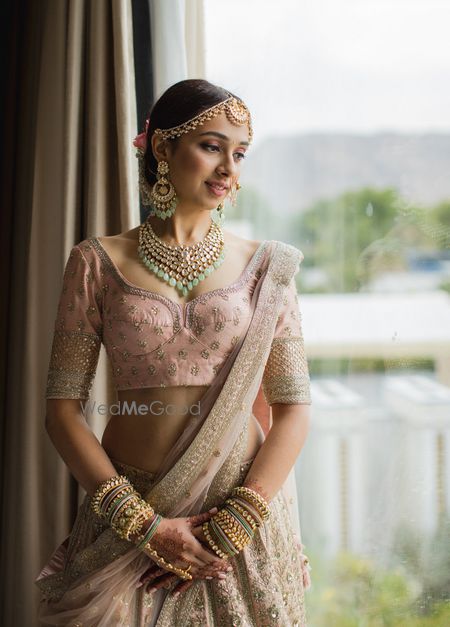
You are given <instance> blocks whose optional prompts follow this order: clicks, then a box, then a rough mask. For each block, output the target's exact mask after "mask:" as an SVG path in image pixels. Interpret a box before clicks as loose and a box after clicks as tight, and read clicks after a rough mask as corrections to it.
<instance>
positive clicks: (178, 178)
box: [152, 113, 248, 209]
mask: <svg viewBox="0 0 450 627" xmlns="http://www.w3.org/2000/svg"><path fill="white" fill-rule="evenodd" d="M153 140H154V141H153V142H152V144H153V149H154V154H155V156H156V158H157V159H158V160H161V159H165V160H166V161H167V162H168V164H169V176H170V180H171V181H172V183H173V185H174V187H175V190H176V193H177V196H178V198H179V202H180V203H181V202H182V203H183V205H189V206H192V207H193V208H201V209H214V208H215V207H217V205H218V204H219V202H221V201H223V200H224V199H225V198H226V196H227V194H228V193H229V192H230V187H231V185H232V184H233V183H234V182H236V181H237V180H238V179H239V174H240V170H241V164H242V161H243V160H244V158H245V153H246V150H247V147H248V126H247V124H244V125H242V126H235V125H234V124H232V123H231V122H230V121H229V120H228V118H227V116H226V114H225V113H221V114H220V115H218V116H217V117H215V118H213V119H212V120H208V121H207V122H205V123H204V124H202V125H201V126H198V127H197V128H196V129H195V130H193V131H190V132H189V133H186V134H185V135H182V136H181V137H180V138H179V139H178V145H177V146H176V147H174V146H173V144H171V142H163V143H161V140H159V142H160V143H158V140H157V139H155V136H154V137H153ZM221 186H222V189H221Z"/></svg>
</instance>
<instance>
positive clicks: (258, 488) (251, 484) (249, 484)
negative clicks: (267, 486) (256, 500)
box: [244, 478, 270, 503]
mask: <svg viewBox="0 0 450 627" xmlns="http://www.w3.org/2000/svg"><path fill="white" fill-rule="evenodd" d="M244 487H246V488H251V489H252V490H255V492H258V494H259V495H260V496H262V497H263V498H264V499H265V500H266V501H267V502H268V503H269V501H270V496H269V495H268V493H267V492H266V491H265V490H264V488H263V487H262V485H261V484H260V483H259V479H256V478H255V479H246V480H245V481H244Z"/></svg>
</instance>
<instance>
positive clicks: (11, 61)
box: [1, 0, 139, 625]
mask: <svg viewBox="0 0 450 627" xmlns="http://www.w3.org/2000/svg"><path fill="white" fill-rule="evenodd" d="M2 5H3V6H2V12H3V16H2V17H3V18H4V19H2V29H3V31H4V32H3V34H4V38H3V41H6V42H7V47H8V57H7V58H8V63H7V64H6V67H5V69H6V74H4V76H6V78H7V85H8V89H7V90H6V93H7V98H6V100H5V102H4V103H2V106H3V108H4V115H3V116H2V121H3V120H4V121H5V122H4V129H3V130H4V137H5V142H3V144H2V150H3V153H4V155H3V156H4V157H5V156H7V157H8V159H7V163H8V166H7V168H5V170H4V171H3V173H2V183H3V184H2V186H1V188H2V201H3V203H2V204H3V207H4V211H2V227H3V228H2V229H1V237H2V244H3V245H2V247H1V255H2V269H3V276H4V285H5V288H6V289H5V296H6V298H4V299H2V317H1V320H2V325H1V329H2V341H3V342H2V343H3V348H4V352H3V354H4V355H5V359H4V362H3V364H4V365H3V367H2V374H3V377H2V382H1V385H2V431H1V433H2V453H3V455H2V479H3V481H2V543H1V551H2V555H1V558H2V559H1V569H2V572H1V574H2V581H3V585H2V588H3V590H2V592H3V595H2V608H1V618H2V620H1V622H2V624H4V625H12V624H15V625H33V624H35V618H34V617H35V607H36V606H35V603H36V601H37V589H35V586H34V584H33V580H34V578H35V577H36V575H37V573H38V572H39V570H40V568H41V566H42V564H43V562H44V560H45V559H47V558H48V556H49V554H50V553H51V552H52V551H53V550H54V548H55V546H56V543H57V541H58V540H60V539H61V538H63V537H64V535H66V534H67V532H68V530H69V528H70V526H71V524H72V522H73V519H74V516H75V513H76V508H77V505H78V501H79V494H78V487H77V485H76V483H75V481H74V480H73V479H72V478H71V476H70V473H69V472H68V470H67V468H66V466H65V465H64V463H63V462H62V460H61V459H60V458H59V455H58V454H57V452H56V451H55V449H54V447H53V445H52V444H51V442H50V440H49V438H48V436H47V433H46V431H45V428H44V418H45V398H44V395H45V384H46V374H47V367H48V360H49V354H50V348H51V338H52V334H53V323H54V318H55V314H56V306H57V300H58V296H59V291H60V288H61V281H62V271H63V268H64V263H65V261H66V259H67V256H68V253H69V250H70V248H71V247H72V246H73V244H74V243H76V242H78V241H80V240H82V239H84V238H85V237H89V236H91V235H96V234H105V235H107V234H112V233H118V232H121V231H125V230H128V229H130V228H132V227H133V226H136V225H137V224H138V222H139V203H138V188H137V164H136V159H135V157H134V154H133V150H132V149H130V146H131V140H132V138H133V137H134V135H135V134H136V129H137V120H136V97H135V85H134V59H133V29H132V7H131V2H129V1H123V0H97V1H96V2H85V1H81V0H79V1H74V0H45V1H41V2H39V3H36V2H32V1H29V2H28V1H23V2H19V3H17V2H6V3H2ZM95 385H96V386H97V387H96V392H95V393H96V394H100V393H101V394H102V395H103V397H108V396H109V395H110V394H111V390H110V383H109V374H108V369H107V366H106V361H105V359H103V360H101V361H100V364H99V369H98V376H97V378H96V384H95ZM91 426H92V428H93V429H94V431H95V432H98V431H100V430H101V427H102V425H101V424H95V423H93V424H92V425H91Z"/></svg>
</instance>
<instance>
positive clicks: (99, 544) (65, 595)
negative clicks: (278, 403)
mask: <svg viewBox="0 0 450 627" xmlns="http://www.w3.org/2000/svg"><path fill="white" fill-rule="evenodd" d="M252 461H253V459H251V460H248V461H246V462H244V463H243V464H241V466H240V477H239V482H238V483H237V484H236V485H242V483H243V481H244V479H245V476H246V474H247V472H248V469H249V467H250V466H251V463H252ZM112 463H113V464H114V466H115V468H116V469H117V471H118V472H119V473H121V474H122V473H123V474H126V475H127V476H128V478H129V479H130V481H131V483H132V484H133V485H134V486H135V488H136V489H137V490H138V491H139V492H140V493H141V494H142V493H143V494H145V493H147V492H148V491H149V490H150V488H151V487H152V484H153V482H154V478H155V476H156V474H155V473H150V472H148V471H145V470H142V469H139V468H136V467H134V466H130V465H129V464H124V463H122V462H119V461H117V460H114V459H113V460H112ZM221 502H222V500H217V502H216V503H212V504H211V503H210V502H208V507H205V510H207V509H209V508H210V507H213V506H214V505H220V503H221ZM90 503H91V499H90V497H89V496H88V495H86V496H85V498H84V501H83V502H82V504H81V505H80V507H79V509H78V514H77V517H76V520H75V523H74V526H73V528H72V530H71V533H70V535H69V536H68V537H67V538H66V540H65V541H64V542H63V543H62V544H61V545H60V546H59V547H58V549H57V550H56V551H55V553H54V554H53V555H52V557H51V558H50V560H49V562H48V563H47V564H46V566H45V567H44V568H43V570H42V571H41V573H40V575H39V577H38V579H37V580H36V584H37V585H38V587H39V588H40V590H41V599H40V604H39V625H41V626H44V625H67V626H68V627H69V626H70V627H75V626H81V625H82V626H83V627H85V626H86V625H90V626H92V627H94V626H97V625H108V626H111V627H113V626H120V627H124V626H125V625H126V626H128V627H153V626H156V627H163V626H167V627H194V626H195V627H200V626H201V627H204V626H217V627H219V626H220V627H237V626H239V627H256V626H258V627H263V626H264V627H272V626H273V627H280V626H283V627H304V626H305V625H306V618H305V604H304V583H303V577H302V566H301V548H300V546H299V543H298V542H297V539H296V537H295V534H294V531H293V527H292V523H291V519H290V514H289V511H288V506H287V503H286V499H285V496H284V494H283V492H282V491H281V490H280V491H279V492H278V493H277V494H276V495H275V497H274V498H273V499H272V500H271V502H270V510H271V516H270V518H269V520H267V521H266V522H265V523H264V524H263V525H262V526H261V527H259V528H258V529H257V531H256V534H255V537H254V538H253V540H252V542H251V543H250V544H249V545H248V546H247V547H245V549H244V550H243V551H242V552H241V553H240V554H239V555H237V556H235V557H233V558H231V559H230V560H229V563H230V565H231V566H232V567H233V570H232V572H230V573H228V574H227V577H226V579H223V580H220V579H217V578H214V579H212V580H206V579H203V580H196V581H195V583H194V585H193V586H191V588H190V589H188V590H186V591H184V592H181V593H180V594H179V595H178V596H177V597H174V596H173V595H170V590H172V589H173V588H174V587H175V585H176V584H175V583H173V584H172V586H171V588H170V590H166V589H160V590H157V591H154V592H151V593H148V592H146V586H143V585H139V582H136V580H134V581H132V582H131V584H130V581H128V580H121V581H120V585H119V587H116V588H114V587H113V589H108V590H107V594H109V595H110V601H111V603H109V604H108V603H105V598H104V597H103V598H102V599H101V603H99V604H98V605H97V604H96V596H95V586H94V589H93V590H91V592H92V598H91V599H90V606H89V608H90V616H91V618H90V619H89V620H88V621H87V622H86V620H83V621H82V622H80V619H79V615H80V612H79V611H78V615H77V608H79V607H80V605H79V600H80V598H83V601H84V602H85V600H86V594H89V592H90V590H89V589H91V588H92V587H93V586H92V583H89V582H87V583H86V579H88V578H89V579H90V581H92V580H93V579H92V576H93V575H94V581H97V579H98V580H99V579H100V578H101V577H102V576H103V573H104V572H105V570H104V568H105V566H107V565H110V567H111V568H114V560H115V559H118V558H121V557H122V556H124V555H125V554H126V552H127V551H129V547H130V544H129V542H127V541H125V540H121V539H120V538H118V536H116V534H115V533H114V532H113V531H112V529H111V528H110V527H108V526H106V525H105V524H103V523H102V522H101V521H100V520H99V519H98V517H97V516H95V514H94V513H93V512H92V509H91V506H90ZM205 510H204V511H205ZM142 559H145V560H148V562H149V565H151V561H150V558H149V557H148V556H146V555H145V554H142ZM97 570H98V576H97V575H96V574H95V573H96V571H97ZM178 581H179V580H178ZM124 587H128V588H129V593H128V594H127V595H125V596H124V595H123V590H124ZM86 588H88V589H86ZM102 594H103V595H104V594H105V591H104V587H103V592H102ZM114 595H119V596H118V597H114ZM114 598H116V599H117V598H120V599H121V601H120V603H119V604H117V603H113V602H112V600H113V599H114ZM77 600H78V605H77ZM98 600H100V599H98ZM106 600H107V599H106ZM98 606H101V607H102V612H101V615H98V613H99V610H98ZM110 606H111V607H112V608H113V609H112V610H111V611H110V613H109V614H108V612H109V610H107V611H105V607H110ZM85 607H86V606H85V605H84V608H85ZM96 611H97V615H96ZM85 617H86V613H84V614H83V618H84V619H85Z"/></svg>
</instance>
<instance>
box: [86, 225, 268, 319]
mask: <svg viewBox="0 0 450 627" xmlns="http://www.w3.org/2000/svg"><path fill="white" fill-rule="evenodd" d="M91 241H92V242H94V244H95V245H96V246H95V245H94V248H95V249H96V251H97V252H101V253H102V255H103V256H104V258H105V259H106V261H107V262H108V264H109V266H110V267H111V268H112V270H113V272H114V273H115V274H116V276H117V277H118V278H119V279H120V280H121V281H122V282H123V283H124V284H125V285H127V286H128V287H130V288H132V289H134V290H138V291H139V292H142V293H144V294H146V295H149V296H152V297H156V298H157V299H158V300H163V301H165V302H167V303H168V304H169V306H173V307H176V308H177V309H178V311H181V312H185V310H187V309H188V307H189V306H190V305H192V304H193V303H195V302H196V301H200V300H201V299H204V298H209V297H210V296H211V295H213V294H216V293H220V292H222V291H223V290H230V289H232V288H234V287H235V286H236V285H239V284H240V283H241V282H242V281H244V279H246V278H247V275H250V273H251V270H252V269H253V265H254V263H255V262H256V259H257V258H258V254H259V252H260V251H261V250H262V249H263V248H264V247H265V245H266V243H267V241H268V240H263V241H262V242H261V243H260V245H259V246H258V248H257V249H256V250H255V252H254V253H253V255H252V257H251V258H250V261H249V262H248V264H247V265H246V266H245V268H244V270H243V271H242V272H241V274H240V276H239V277H238V278H237V279H236V281H233V283H231V284H230V285H226V286H224V287H217V288H215V289H213V290H209V291H207V292H203V293H202V294H198V296H194V298H192V299H191V300H189V301H188V302H187V303H177V302H176V301H174V300H172V299H171V298H169V297H168V296H165V295H164V294H160V293H159V292H155V291H153V290H148V289H146V288H145V287H140V286H139V285H136V284H135V283H132V282H131V281H129V280H128V279H127V278H126V277H125V276H124V275H123V274H122V272H121V271H120V270H119V268H118V266H117V265H116V264H115V263H114V261H113V260H112V259H111V257H110V256H109V254H108V252H107V251H106V249H105V247H104V246H103V244H102V243H101V241H100V240H99V238H98V237H92V238H91Z"/></svg>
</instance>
